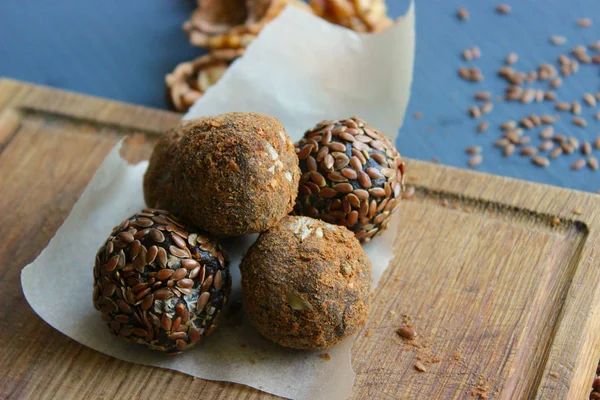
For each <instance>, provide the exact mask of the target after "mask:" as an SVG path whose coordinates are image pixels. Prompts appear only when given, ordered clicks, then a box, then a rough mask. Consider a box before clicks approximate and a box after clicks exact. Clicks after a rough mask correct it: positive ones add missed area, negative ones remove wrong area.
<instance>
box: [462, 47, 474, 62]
mask: <svg viewBox="0 0 600 400" xmlns="http://www.w3.org/2000/svg"><path fill="white" fill-rule="evenodd" d="M462 58H463V60H465V61H471V60H472V59H473V53H472V52H471V49H464V50H463V51H462Z"/></svg>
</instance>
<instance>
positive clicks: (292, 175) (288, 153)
mask: <svg viewBox="0 0 600 400" xmlns="http://www.w3.org/2000/svg"><path fill="white" fill-rule="evenodd" d="M172 177H173V185H174V188H175V201H176V203H177V204H178V206H179V207H180V208H181V216H182V217H183V218H184V219H185V220H187V221H189V222H190V223H192V224H194V225H196V226H198V227H200V228H201V229H203V230H206V231H208V232H210V233H212V234H214V235H225V236H236V235H243V234H248V233H256V232H263V231H265V230H267V229H269V228H271V227H272V226H274V225H275V224H276V223H277V222H279V220H280V219H281V218H283V217H284V216H285V215H287V214H288V213H289V212H290V211H292V209H293V207H294V202H295V200H296V195H297V193H298V181H299V179H300V170H299V168H298V157H297V156H296V153H295V151H294V145H293V143H292V142H291V140H290V138H289V136H288V135H287V134H286V132H285V128H284V127H283V125H281V123H280V122H279V121H278V120H277V119H275V118H272V117H268V116H265V115H261V114H257V113H229V114H223V115H219V116H216V117H212V118H204V119H202V120H200V121H198V122H197V123H194V124H192V125H191V126H189V127H187V128H186V132H185V135H184V137H183V139H182V140H181V143H180V144H179V148H178V151H177V157H176V158H175V160H174V163H173V174H172Z"/></svg>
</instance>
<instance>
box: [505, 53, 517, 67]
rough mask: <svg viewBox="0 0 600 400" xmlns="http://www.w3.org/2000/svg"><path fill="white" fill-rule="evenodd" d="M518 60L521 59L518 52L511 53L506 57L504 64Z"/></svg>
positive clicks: (510, 63)
mask: <svg viewBox="0 0 600 400" xmlns="http://www.w3.org/2000/svg"><path fill="white" fill-rule="evenodd" d="M517 61H519V56H518V55H517V53H514V52H513V53H509V54H508V55H507V56H506V58H505V59H504V64H506V65H512V64H514V63H516V62H517Z"/></svg>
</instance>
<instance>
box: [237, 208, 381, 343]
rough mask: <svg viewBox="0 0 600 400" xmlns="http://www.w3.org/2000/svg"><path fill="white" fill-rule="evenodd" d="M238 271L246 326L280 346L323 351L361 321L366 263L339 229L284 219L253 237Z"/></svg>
mask: <svg viewBox="0 0 600 400" xmlns="http://www.w3.org/2000/svg"><path fill="white" fill-rule="evenodd" d="M240 270H241V272H242V290H243V297H244V304H245V308H246V311H247V314H248V319H249V321H250V322H251V323H252V325H254V326H255V327H256V329H257V330H258V331H259V332H260V333H261V334H262V335H263V336H264V337H266V338H267V339H270V340H272V341H274V342H276V343H279V344H280V345H282V346H285V347H292V348H295V349H326V348H328V347H331V346H333V345H334V344H336V343H338V342H339V341H341V340H343V339H344V338H345V337H347V336H349V335H351V334H353V333H354V332H356V331H357V330H358V329H359V328H360V327H361V326H362V325H363V324H364V323H365V322H366V320H367V316H368V314H369V309H370V305H371V304H370V303H371V297H370V291H371V262H370V261H369V259H368V258H367V255H366V254H365V252H364V251H363V249H362V247H361V246H360V243H359V242H358V240H357V239H356V238H355V237H354V235H353V234H352V232H350V231H349V230H348V229H346V228H344V227H341V226H336V225H331V224H328V223H326V222H323V221H319V220H316V219H312V218H308V217H286V218H284V219H283V220H282V221H281V222H280V223H279V224H278V225H276V226H275V227H273V228H271V229H270V230H268V231H267V232H264V233H262V234H261V235H260V236H259V238H258V240H257V241H256V242H255V243H254V244H253V245H252V247H251V248H250V249H249V250H248V253H247V254H246V256H245V257H244V259H243V261H242V263H241V265H240Z"/></svg>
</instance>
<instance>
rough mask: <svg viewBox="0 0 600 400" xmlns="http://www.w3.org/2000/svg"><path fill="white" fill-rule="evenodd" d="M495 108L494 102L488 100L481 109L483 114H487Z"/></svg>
mask: <svg viewBox="0 0 600 400" xmlns="http://www.w3.org/2000/svg"><path fill="white" fill-rule="evenodd" d="M493 109H494V104H493V103H491V102H487V103H484V104H483V105H482V106H481V108H480V111H481V114H482V115H485V114H489V113H490V112H491V111H492V110H493Z"/></svg>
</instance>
